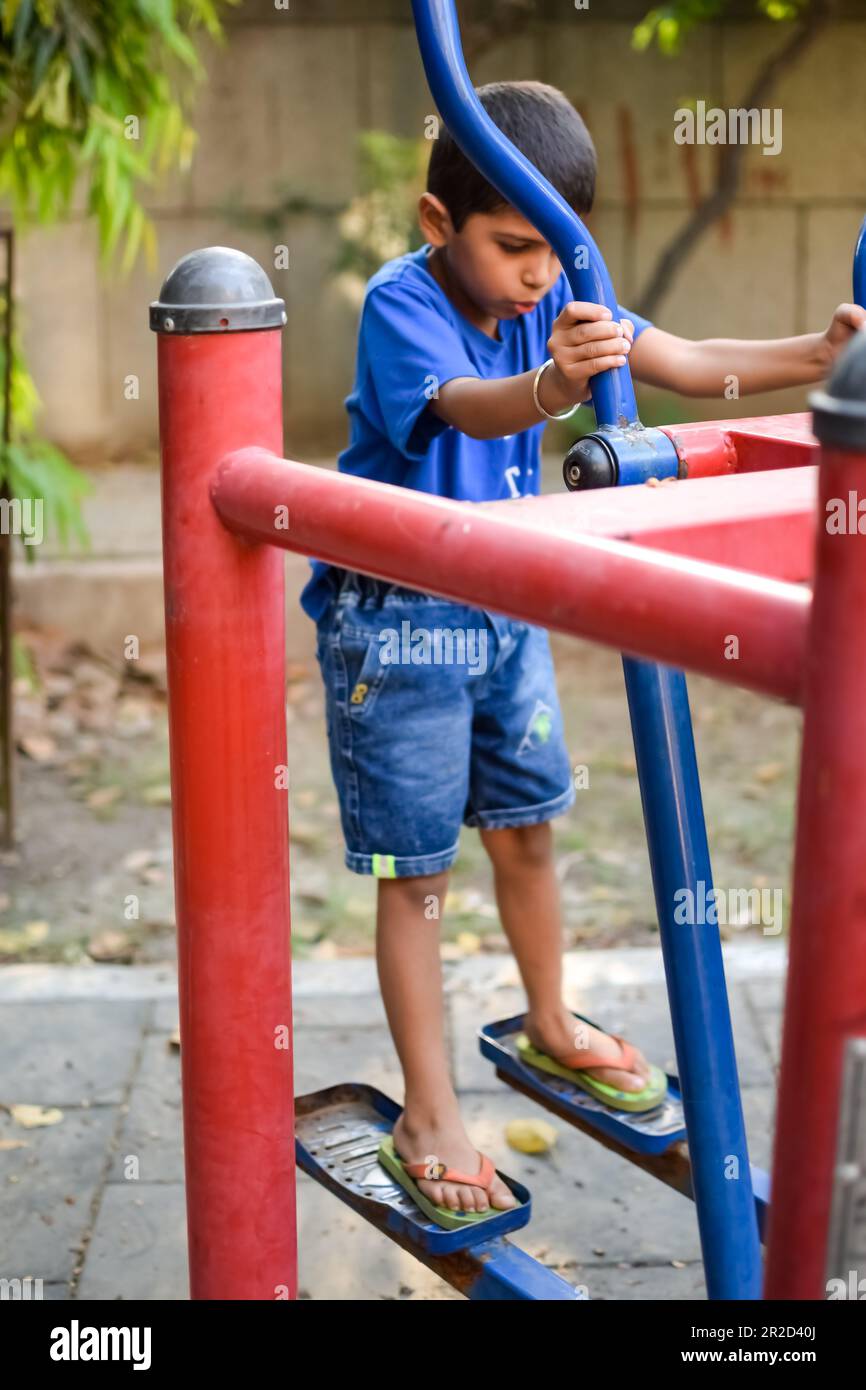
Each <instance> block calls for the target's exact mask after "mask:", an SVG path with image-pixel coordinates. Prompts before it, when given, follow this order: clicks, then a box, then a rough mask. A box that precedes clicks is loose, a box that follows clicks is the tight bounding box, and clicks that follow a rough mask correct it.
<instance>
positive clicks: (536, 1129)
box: [505, 1120, 557, 1154]
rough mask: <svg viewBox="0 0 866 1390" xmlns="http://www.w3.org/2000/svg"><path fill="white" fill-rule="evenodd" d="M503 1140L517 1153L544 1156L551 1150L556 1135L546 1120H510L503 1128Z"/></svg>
mask: <svg viewBox="0 0 866 1390" xmlns="http://www.w3.org/2000/svg"><path fill="white" fill-rule="evenodd" d="M505 1138H506V1141H507V1143H508V1144H509V1145H510V1147H511V1148H512V1149H516V1150H517V1152H518V1153H521V1154H544V1153H548V1152H549V1150H550V1149H552V1148H553V1146H554V1144H555V1143H556V1139H557V1133H556V1130H555V1129H554V1127H553V1125H550V1124H548V1123H547V1120H511V1122H510V1123H509V1124H507V1125H506V1126H505Z"/></svg>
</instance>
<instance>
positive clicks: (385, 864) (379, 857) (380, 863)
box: [373, 854, 397, 878]
mask: <svg viewBox="0 0 866 1390" xmlns="http://www.w3.org/2000/svg"><path fill="white" fill-rule="evenodd" d="M373 873H374V874H375V875H376V877H377V878H396V877H397V870H396V867H395V865H394V856H393V854H374V855H373Z"/></svg>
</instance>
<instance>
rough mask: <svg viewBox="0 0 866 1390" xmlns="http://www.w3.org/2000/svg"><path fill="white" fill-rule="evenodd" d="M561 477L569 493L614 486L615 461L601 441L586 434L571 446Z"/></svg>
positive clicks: (596, 436)
mask: <svg viewBox="0 0 866 1390" xmlns="http://www.w3.org/2000/svg"><path fill="white" fill-rule="evenodd" d="M562 476H563V479H564V481H565V486H566V487H567V488H568V490H569V492H585V491H586V490H587V489H588V488H591V487H615V486H616V477H617V472H616V460H615V458H614V456H613V454H612V453H611V451H610V449H608V447H607V445H606V444H605V442H604V440H603V439H600V438H599V437H598V435H597V434H587V435H585V436H584V438H583V439H578V440H576V441H575V443H574V444H572V446H571V448H570V449H569V451H568V453H567V454H566V456H565V458H564V460H563V464H562Z"/></svg>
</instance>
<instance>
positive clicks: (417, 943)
mask: <svg viewBox="0 0 866 1390" xmlns="http://www.w3.org/2000/svg"><path fill="white" fill-rule="evenodd" d="M478 96H479V98H480V100H481V102H482V104H483V106H484V107H485V109H486V110H487V112H488V114H489V115H490V116H491V118H492V119H493V121H494V122H495V123H496V125H497V126H498V127H499V128H500V129H501V130H502V131H503V132H504V133H505V134H506V135H507V136H508V137H509V138H510V139H511V140H512V142H513V143H514V144H515V145H516V146H517V147H518V148H519V149H520V150H521V151H522V152H523V154H525V155H526V156H527V158H528V159H529V160H531V161H532V163H533V164H534V165H535V166H536V167H537V168H538V169H540V170H541V172H542V173H543V174H544V175H545V176H546V177H547V179H548V180H549V181H550V183H552V184H553V186H554V187H555V188H556V189H557V190H558V191H559V193H560V194H561V195H562V196H563V198H565V200H566V202H567V203H568V204H569V205H570V206H571V207H573V208H574V210H575V211H576V212H577V213H579V214H581V215H585V214H586V213H588V212H589V211H590V209H591V207H592V202H593V196H594V189H595V174H596V158H595V151H594V148H593V145H592V141H591V139H590V137H589V134H588V132H587V130H586V127H585V126H584V123H583V121H582V120H581V118H580V116H579V115H578V114H577V112H576V111H575V110H574V108H573V107H572V106H571V104H570V103H569V102H568V100H567V98H566V97H565V96H564V95H563V94H562V93H561V92H559V91H557V90H556V89H554V88H552V87H548V86H545V85H543V84H541V83H537V82H516V83H494V84H491V85H489V86H487V87H483V88H481V89H479V91H478ZM419 220H420V225H421V229H422V232H423V234H424V236H425V237H426V244H425V245H424V246H422V247H421V249H420V250H419V251H416V252H413V253H410V254H408V255H405V256H401V257H398V258H397V259H396V260H393V261H389V262H388V263H387V264H386V265H385V266H383V267H382V269H381V270H380V271H379V272H378V273H377V274H376V275H374V276H373V278H372V280H371V281H370V283H369V285H368V287H367V292H366V296H365V301H364V307H363V312H362V316H361V324H360V332H359V343H358V358H357V376H356V382H355V387H354V390H353V391H352V393H351V395H350V396H349V397H348V399H347V401H346V406H347V409H348V412H349V417H350V421H351V442H350V444H349V447H348V448H347V449H346V450H345V451H344V453H343V454H342V455H341V457H340V460H339V467H340V469H341V470H342V471H345V472H351V473H355V474H357V475H360V476H362V477H367V478H375V479H377V480H379V481H381V482H388V483H392V484H396V485H398V486H402V487H409V488H415V489H417V490H419V491H422V492H429V493H434V494H437V495H439V496H444V497H451V498H455V499H458V500H461V501H471V502H482V501H495V500H498V499H504V498H509V497H515V496H525V495H527V494H535V493H538V492H539V473H540V459H541V455H540V442H541V434H542V432H543V429H544V424H545V421H546V419H549V418H552V417H554V416H556V415H559V414H561V413H563V412H566V413H568V412H570V411H571V409H572V408H573V407H575V406H576V405H577V404H579V403H580V402H582V401H584V400H586V398H587V396H588V391H589V383H590V381H591V379H592V377H593V376H594V375H595V374H596V373H597V372H602V371H606V370H607V369H608V368H611V367H617V366H621V365H623V364H624V363H625V362H626V361H630V363H631V369H632V373H633V375H634V376H635V377H636V378H637V379H638V380H640V381H645V382H648V383H650V384H652V385H656V386H662V387H667V388H668V389H670V390H674V391H679V392H682V393H683V394H685V395H695V396H709V395H714V394H718V395H719V396H720V397H721V396H722V395H723V393H724V387H725V380H726V378H727V377H729V376H730V375H731V374H735V375H736V376H737V377H738V378H739V383H740V391H741V392H744V393H745V392H756V391H767V390H773V389H776V388H781V387H787V386H797V385H802V384H805V383H808V382H813V381H818V380H820V379H822V378H823V377H824V376H826V374H827V372H828V371H829V368H830V366H831V364H832V362H833V360H834V358H835V357H836V355H837V354H838V352H839V351H840V349H841V348H842V347H843V346H844V345H845V343H846V342H847V340H848V338H849V337H850V336H851V334H852V333H853V332H855V331H856V330H857V329H858V328H860V327H861V326H863V324H864V322H866V314H864V312H863V311H862V310H860V309H857V308H855V307H854V306H851V305H842V306H840V308H839V309H837V310H836V312H835V314H834V316H833V319H832V321H831V324H830V327H829V328H828V329H827V331H826V332H825V333H815V334H809V335H804V336H801V337H796V338H788V339H779V340H774V341H770V342H745V341H739V340H724V339H716V340H705V341H703V342H690V341H688V340H685V339H682V338H678V337H675V336H673V335H671V334H668V333H664V332H662V330H660V329H658V328H656V327H654V326H653V325H651V324H650V323H648V322H647V320H645V319H641V318H638V317H637V316H636V315H634V314H628V312H627V311H626V310H623V311H622V319H621V322H617V321H616V320H614V319H612V317H611V315H610V312H609V311H608V310H607V309H606V308H601V307H599V306H598V305H595V304H583V303H577V302H574V301H572V299H571V291H570V287H569V284H568V281H567V278H566V276H565V274H564V272H563V271H562V268H561V266H560V264H559V261H558V260H557V259H556V256H555V254H554V252H553V250H552V248H551V247H550V245H549V244H548V243H547V242H546V241H545V240H544V239H543V238H542V237H541V236H540V235H539V234H538V233H537V232H536V231H535V229H534V228H533V227H532V226H531V225H530V223H528V222H527V221H526V220H525V219H524V218H523V217H522V216H521V215H520V214H519V213H518V212H517V211H516V210H515V209H514V208H512V207H510V206H507V205H505V204H503V202H502V198H501V197H500V195H499V194H498V193H497V192H496V190H495V189H493V188H492V187H491V186H490V184H488V183H487V182H486V180H485V179H484V178H483V177H482V176H481V175H480V174H479V173H478V172H477V170H475V169H474V167H473V166H472V165H471V164H470V163H469V162H468V161H467V160H466V159H465V157H464V156H463V155H462V153H461V152H460V150H459V149H458V148H457V146H456V145H455V143H454V141H453V140H452V139H451V137H450V135H449V134H448V132H447V131H446V130H444V129H443V130H442V132H441V135H440V138H439V139H438V140H437V141H436V142H435V144H434V147H433V151H432V155H431V158H430V166H429V171H428V181H427V191H426V192H425V193H424V194H423V195H422V197H421V200H420V204H419ZM548 359H551V360H550V361H548ZM385 545H387V537H383V546H385ZM311 563H312V565H313V575H312V577H311V579H310V581H309V583H308V584H307V586H306V588H305V590H304V593H303V595H302V598H301V602H302V604H303V606H304V609H305V611H306V612H307V613H308V614H309V616H310V617H312V618H313V619H314V620H315V622H316V624H317V630H318V645H317V653H318V659H319V663H320V667H321V671H322V676H323V679H324V683H325V691H326V712H327V724H328V739H329V747H330V755H331V766H332V771H333V775H334V780H335V783H336V787H337V792H338V796H339V801H340V812H341V821H342V827H343V833H344V837H345V840H346V847H347V848H346V864H347V866H348V867H349V868H350V869H353V870H354V871H355V872H356V873H373V874H375V875H377V877H378V880H379V884H378V909H377V935H376V950H377V963H378V970H379V980H380V985H381V989H382V996H383V1000H384V1004H385V1009H386V1013H387V1017H388V1022H389V1025H390V1028H391V1032H392V1035H393V1038H394V1043H395V1046H396V1049H397V1052H398V1055H399V1058H400V1062H401V1065H402V1069H403V1074H404V1082H405V1106H404V1110H403V1113H402V1115H401V1116H400V1118H399V1120H398V1122H397V1124H396V1125H395V1128H394V1143H395V1146H396V1150H397V1152H398V1154H399V1155H400V1157H401V1158H402V1159H403V1160H404V1162H405V1163H407V1164H410V1163H412V1164H415V1163H419V1164H424V1163H427V1162H428V1161H429V1159H430V1158H431V1156H435V1157H436V1159H438V1160H439V1162H440V1167H439V1168H430V1167H428V1168H427V1171H428V1172H431V1173H436V1174H441V1172H442V1171H443V1169H447V1170H448V1171H449V1172H450V1171H451V1170H454V1172H455V1174H456V1177H457V1179H459V1180H450V1181H449V1180H444V1179H443V1178H442V1177H441V1176H434V1177H429V1178H422V1177H420V1170H417V1169H416V1175H419V1176H418V1183H417V1186H418V1190H419V1191H420V1192H421V1193H423V1194H424V1195H425V1196H426V1197H428V1198H429V1199H431V1200H432V1201H433V1202H434V1203H436V1204H439V1205H442V1206H444V1207H447V1208H448V1209H449V1210H450V1211H453V1212H485V1211H488V1210H489V1209H490V1208H491V1207H492V1208H496V1209H502V1208H505V1207H509V1206H513V1205H514V1203H515V1198H514V1197H513V1196H512V1194H511V1193H510V1192H509V1190H508V1188H507V1187H506V1186H505V1185H504V1184H503V1183H502V1181H501V1180H500V1179H499V1178H498V1177H496V1176H495V1174H492V1173H491V1171H490V1164H489V1162H488V1161H487V1160H484V1158H483V1156H481V1155H479V1153H478V1151H477V1150H476V1149H475V1147H474V1145H473V1144H472V1143H471V1141H470V1139H469V1137H468V1135H467V1133H466V1131H465V1129H464V1127H463V1124H462V1121H461V1118H460V1113H459V1108H458V1103H457V1098H456V1096H455V1093H454V1089H453V1086H452V1083H451V1079H450V1075H449V1068H448V1060H447V1054H446V1048H445V1039H444V1027H443V1001H442V989H441V967H440V957H439V939H438V931H437V927H436V922H437V920H438V916H439V905H440V904H442V903H444V901H445V896H446V892H447V886H448V874H449V869H450V867H451V865H452V864H453V862H454V859H455V857H456V854H457V845H458V838H459V833H460V826H461V825H469V826H474V827H477V829H478V832H479V835H480V836H481V840H482V843H483V845H484V848H485V849H486V851H487V853H488V855H489V856H490V860H491V863H492V866H493V875H494V885H495V893H496V901H497V905H498V909H499V914H500V918H501V921H502V926H503V930H504V931H505V933H506V935H507V937H508V940H509V943H510V945H511V948H512V950H513V952H514V956H515V958H516V960H517V964H518V967H519V969H520V973H521V977H522V980H523V984H524V987H525V989H526V994H527V1012H526V1016H525V1021H524V1028H525V1032H526V1034H527V1035H528V1037H529V1040H530V1042H531V1043H532V1044H533V1045H534V1046H535V1047H537V1048H538V1049H539V1050H540V1051H542V1052H543V1053H545V1054H546V1055H547V1056H548V1057H552V1058H555V1059H556V1060H557V1061H558V1062H560V1063H562V1064H563V1065H565V1066H568V1067H570V1068H574V1069H579V1071H580V1074H581V1077H582V1079H583V1081H584V1083H585V1084H587V1085H593V1084H595V1085H598V1083H601V1085H603V1086H609V1087H614V1088H616V1089H617V1090H618V1091H620V1092H626V1093H630V1098H631V1096H632V1095H633V1097H634V1100H633V1105H636V1104H637V1103H638V1102H640V1101H641V1099H642V1098H644V1097H645V1099H646V1107H645V1108H648V1107H651V1106H652V1105H655V1104H657V1103H658V1098H659V1097H658V1095H657V1094H656V1092H654V1090H653V1076H654V1075H657V1072H656V1069H653V1072H652V1073H651V1071H650V1068H649V1066H648V1064H647V1062H646V1060H645V1059H644V1057H643V1055H642V1054H641V1053H640V1052H638V1051H637V1049H635V1048H634V1047H632V1046H631V1045H630V1044H627V1043H625V1042H624V1041H623V1040H622V1039H617V1038H615V1037H611V1036H608V1035H607V1034H604V1033H601V1032H599V1031H598V1030H596V1029H589V1028H586V1027H583V1028H582V1031H581V1034H580V1035H577V1034H576V1031H575V1019H574V1016H573V1015H572V1014H571V1012H570V1011H569V1010H568V1009H567V1008H566V1006H565V1005H564V1003H563V1001H562V972H561V922H560V909H559V901H558V887H557V881H556V876H555V871H554V860H553V851H552V833H551V826H550V821H551V819H552V818H553V817H554V816H556V815H560V814H561V813H562V812H563V811H565V810H567V809H568V807H569V806H570V805H571V804H572V802H573V800H574V795H575V794H574V789H573V786H572V772H571V765H570V760H569V757H568V753H567V750H566V747H565V742H564V737H563V728H562V717H561V713H560V708H559V701H558V698H557V692H556V683H555V677H554V670H553V664H552V659H551V654H550V647H549V643H548V637H547V633H546V632H545V631H544V630H543V629H541V628H538V627H533V626H532V625H530V624H527V623H521V622H517V621H514V620H512V619H510V618H507V617H504V616H503V615H501V614H498V613H490V612H483V611H481V610H478V609H475V608H471V607H469V606H465V605H462V604H456V603H452V602H450V601H448V600H446V599H441V598H438V597H436V596H435V595H431V594H424V593H419V592H416V591H415V590H411V589H407V588H403V587H401V586H398V585H394V584H387V583H384V582H383V581H379V580H375V579H370V578H367V577H366V576H363V575H360V574H356V573H354V572H351V571H346V570H341V569H338V568H336V567H333V566H328V565H325V564H324V563H322V562H320V561H312V562H311ZM404 624H406V627H404ZM419 631H420V632H422V633H426V634H428V635H431V636H432V645H433V648H434V650H435V648H436V640H437V639H436V634H437V633H438V634H443V633H444V634H448V635H449V640H450V641H452V643H453V639H454V638H455V635H456V636H457V637H459V639H460V640H459V641H458V648H459V651H462V652H463V655H464V657H465V659H464V660H459V659H458V660H457V661H454V660H452V659H450V657H451V656H452V655H453V650H452V651H451V652H450V653H449V659H448V660H445V661H443V660H441V659H440V660H436V659H435V658H434V660H433V661H430V660H429V654H428V657H427V659H425V660H423V661H417V660H415V659H412V658H410V659H408V660H407V659H405V658H404V659H402V660H399V659H398V660H393V659H391V660H386V659H385V656H384V645H383V644H385V643H386V642H387V643H389V644H392V643H393V636H394V634H399V633H402V632H411V633H418V632H419ZM440 650H441V648H440ZM470 654H471V655H470ZM458 655H459V652H458ZM576 1044H580V1045H579V1046H576ZM599 1093H601V1092H599ZM473 1179H474V1181H473Z"/></svg>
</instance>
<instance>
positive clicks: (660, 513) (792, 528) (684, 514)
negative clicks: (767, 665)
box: [482, 468, 817, 582]
mask: <svg viewBox="0 0 866 1390" xmlns="http://www.w3.org/2000/svg"><path fill="white" fill-rule="evenodd" d="M816 488H817V468H787V469H784V470H777V471H775V472H769V473H743V474H729V475H728V476H727V477H723V478H696V479H695V480H694V481H692V480H689V481H688V483H687V484H686V483H684V482H677V483H671V484H667V483H666V484H664V485H662V486H660V487H623V488H598V489H595V490H593V491H590V492H582V493H566V494H565V495H562V494H556V495H548V496H544V497H526V498H519V499H518V498H515V499H514V501H508V502H485V503H483V504H482V505H483V507H484V510H485V511H496V510H498V509H500V508H502V507H507V508H508V509H509V515H510V516H520V515H526V517H527V518H528V519H529V520H530V522H531V524H534V525H540V526H543V527H544V529H545V531H546V532H550V531H561V532H563V533H564V534H566V535H571V534H573V533H574V532H577V531H579V532H581V533H582V534H584V535H592V536H610V537H615V538H617V539H618V540H632V541H637V542H639V543H640V544H641V545H645V546H649V547H650V548H651V549H653V550H664V551H667V552H668V554H671V555H688V556H691V558H692V559H694V560H708V561H710V562H711V563H713V564H717V565H729V566H731V567H732V568H733V569H742V570H748V571H749V572H750V573H752V574H763V575H769V576H771V577H772V578H774V579H789V580H794V581H798V582H799V581H802V580H809V579H811V577H812V570H813V566H814V555H815V494H816Z"/></svg>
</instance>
